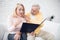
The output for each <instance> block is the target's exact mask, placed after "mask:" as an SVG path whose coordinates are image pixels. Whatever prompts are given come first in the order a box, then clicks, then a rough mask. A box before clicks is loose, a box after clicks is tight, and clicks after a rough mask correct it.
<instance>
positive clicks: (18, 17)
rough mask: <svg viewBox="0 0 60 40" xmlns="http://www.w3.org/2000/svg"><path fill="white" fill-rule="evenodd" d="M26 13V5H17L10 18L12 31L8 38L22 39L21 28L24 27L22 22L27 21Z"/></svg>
mask: <svg viewBox="0 0 60 40" xmlns="http://www.w3.org/2000/svg"><path fill="white" fill-rule="evenodd" d="M24 14H25V9H24V6H23V5H22V4H19V3H18V4H17V7H16V8H15V13H14V14H13V15H12V17H11V18H10V23H11V26H10V27H9V32H10V33H9V35H8V40H20V39H21V38H20V37H21V32H20V29H21V27H22V23H23V22H27V17H26V16H25V15H24ZM25 36H26V35H25Z"/></svg>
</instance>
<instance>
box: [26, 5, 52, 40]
mask: <svg viewBox="0 0 60 40" xmlns="http://www.w3.org/2000/svg"><path fill="white" fill-rule="evenodd" d="M26 15H27V16H28V17H29V23H34V24H40V23H41V21H42V20H43V16H42V13H41V12H40V6H39V5H32V8H31V12H30V13H27V14H26ZM42 27H43V24H41V25H40V26H39V27H38V28H36V30H35V31H34V32H31V33H29V34H27V35H28V36H27V40H35V37H36V36H38V37H42V38H43V39H44V40H49V38H50V39H51V40H52V37H53V36H52V37H50V34H49V33H48V32H46V31H43V30H41V28H42ZM47 33H48V34H47ZM46 35H48V36H49V38H48V36H47V37H46ZM29 38H30V39H29Z"/></svg>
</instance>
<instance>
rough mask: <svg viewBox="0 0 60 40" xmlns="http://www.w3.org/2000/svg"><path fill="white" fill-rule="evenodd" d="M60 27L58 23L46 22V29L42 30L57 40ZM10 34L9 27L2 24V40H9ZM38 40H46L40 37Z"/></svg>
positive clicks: (0, 28)
mask: <svg viewBox="0 0 60 40" xmlns="http://www.w3.org/2000/svg"><path fill="white" fill-rule="evenodd" d="M59 26H60V24H58V23H54V22H50V21H45V22H44V27H43V28H42V30H44V31H47V32H49V33H51V34H53V35H54V36H55V38H56V40H57V33H58V27H59ZM8 34H9V32H8V31H7V26H4V25H1V24H0V40H7V37H8ZM36 40H44V39H42V38H40V37H36Z"/></svg>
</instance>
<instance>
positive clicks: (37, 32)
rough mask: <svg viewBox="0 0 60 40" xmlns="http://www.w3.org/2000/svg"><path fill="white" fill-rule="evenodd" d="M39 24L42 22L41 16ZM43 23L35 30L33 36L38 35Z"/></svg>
mask: <svg viewBox="0 0 60 40" xmlns="http://www.w3.org/2000/svg"><path fill="white" fill-rule="evenodd" d="M39 20H40V22H41V21H42V20H43V16H42V15H41V16H40V18H39ZM43 25H44V23H42V24H41V25H40V26H39V27H38V28H36V30H35V31H34V33H35V34H39V33H40V30H41V28H42V27H43Z"/></svg>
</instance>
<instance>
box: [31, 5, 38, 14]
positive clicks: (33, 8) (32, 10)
mask: <svg viewBox="0 0 60 40" xmlns="http://www.w3.org/2000/svg"><path fill="white" fill-rule="evenodd" d="M38 12H39V9H38V7H37V6H32V9H31V13H32V14H33V15H35V14H37V13H38Z"/></svg>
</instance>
